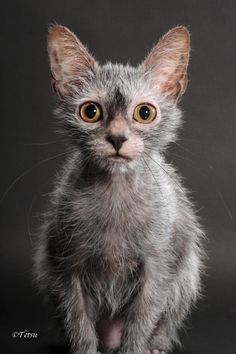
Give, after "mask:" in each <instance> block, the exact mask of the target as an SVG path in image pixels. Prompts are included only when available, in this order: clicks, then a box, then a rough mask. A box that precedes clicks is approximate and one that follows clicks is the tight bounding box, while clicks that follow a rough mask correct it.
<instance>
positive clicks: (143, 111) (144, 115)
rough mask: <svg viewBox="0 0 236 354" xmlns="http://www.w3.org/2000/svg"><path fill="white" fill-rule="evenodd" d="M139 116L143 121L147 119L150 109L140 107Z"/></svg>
mask: <svg viewBox="0 0 236 354" xmlns="http://www.w3.org/2000/svg"><path fill="white" fill-rule="evenodd" d="M139 115H140V117H141V118H142V119H143V120H146V119H148V118H149V116H150V109H149V108H148V106H142V107H141V108H140V109H139Z"/></svg>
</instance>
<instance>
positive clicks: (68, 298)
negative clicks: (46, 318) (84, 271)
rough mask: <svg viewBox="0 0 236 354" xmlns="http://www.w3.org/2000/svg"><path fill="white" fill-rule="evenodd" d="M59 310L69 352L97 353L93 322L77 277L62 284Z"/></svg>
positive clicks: (77, 353) (78, 353) (72, 353)
mask: <svg viewBox="0 0 236 354" xmlns="http://www.w3.org/2000/svg"><path fill="white" fill-rule="evenodd" d="M59 297H60V300H59V308H58V309H59V312H60V315H61V316H62V319H63V322H64V328H65V333H66V336H67V338H68V341H69V343H70V348H71V350H70V353H71V354H97V344H98V340H97V335H96V331H95V326H94V322H93V320H92V319H91V317H89V316H88V313H91V312H92V311H91V309H88V308H87V306H91V304H89V305H88V302H87V301H86V299H85V298H84V296H83V292H82V289H81V284H80V281H79V279H78V278H76V277H73V278H72V279H71V280H70V282H69V284H68V283H67V284H64V285H63V292H62V293H61V294H60V296H59Z"/></svg>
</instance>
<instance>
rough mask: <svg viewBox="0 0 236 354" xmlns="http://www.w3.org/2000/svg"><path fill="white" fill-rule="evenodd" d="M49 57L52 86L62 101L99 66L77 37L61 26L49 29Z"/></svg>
mask: <svg viewBox="0 0 236 354" xmlns="http://www.w3.org/2000/svg"><path fill="white" fill-rule="evenodd" d="M48 56H49V61H50V68H51V76H52V86H53V89H54V91H55V92H56V93H57V95H58V96H59V98H61V99H63V98H65V97H66V96H68V95H70V94H71V92H72V90H73V88H78V87H79V86H80V85H81V83H82V82H83V80H84V79H85V77H86V76H87V75H88V73H89V74H90V75H91V74H92V73H93V71H94V69H95V67H96V65H97V64H96V61H95V59H94V58H93V57H92V56H91V55H90V54H89V53H88V51H87V49H86V48H85V47H84V46H83V44H82V43H81V42H80V40H79V39H78V38H77V36H76V35H75V34H74V33H73V32H71V31H70V30H69V29H68V28H66V27H64V26H60V25H54V26H51V27H50V28H49V32H48Z"/></svg>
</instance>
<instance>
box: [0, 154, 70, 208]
mask: <svg viewBox="0 0 236 354" xmlns="http://www.w3.org/2000/svg"><path fill="white" fill-rule="evenodd" d="M73 152H74V151H72V150H68V151H65V152H63V153H60V154H57V155H54V156H52V157H49V158H47V159H44V160H42V161H39V162H37V163H36V164H35V165H33V166H32V167H30V168H28V169H27V170H26V171H24V172H22V173H21V174H20V175H19V176H18V177H17V178H16V179H15V180H14V181H13V182H12V183H11V184H10V185H9V187H8V188H7V189H6V190H5V192H4V193H3V195H2V197H1V199H0V204H1V203H2V202H3V200H4V199H5V197H6V195H7V194H8V193H9V192H10V191H11V189H12V188H13V187H14V186H15V185H16V183H17V182H18V181H20V180H21V179H22V178H23V177H25V176H26V175H27V174H28V173H30V172H31V171H33V170H34V169H35V168H36V167H38V166H41V165H42V164H43V163H46V162H48V161H51V160H53V159H56V158H58V157H60V156H64V155H66V154H69V153H73Z"/></svg>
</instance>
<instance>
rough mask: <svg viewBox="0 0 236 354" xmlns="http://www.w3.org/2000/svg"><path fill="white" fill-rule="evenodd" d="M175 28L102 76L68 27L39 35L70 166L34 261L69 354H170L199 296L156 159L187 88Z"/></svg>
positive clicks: (191, 238)
mask: <svg viewBox="0 0 236 354" xmlns="http://www.w3.org/2000/svg"><path fill="white" fill-rule="evenodd" d="M189 42H190V40H189V33H188V31H187V29H186V28H185V27H176V28H173V29H172V30H171V31H169V32H168V33H167V34H166V35H165V36H164V37H162V38H161V40H160V41H159V42H158V44H157V45H156V46H155V47H154V48H153V49H152V51H151V52H150V54H149V55H148V56H147V58H146V59H145V60H144V62H143V63H142V64H141V65H139V66H138V67H137V68H134V67H131V66H129V65H126V66H123V65H120V64H111V63H107V64H105V65H103V66H100V65H99V64H98V63H97V61H95V59H94V58H93V57H92V56H91V55H90V54H89V53H88V51H87V50H86V48H85V47H84V46H83V45H82V43H81V42H80V41H79V39H78V38H77V37H76V36H75V34H73V33H72V32H70V31H69V30H68V29H67V28H65V27H63V26H59V25H55V26H53V27H51V28H50V30H49V35H48V53H49V59H50V66H51V73H52V83H53V87H54V90H55V92H56V94H57V96H58V108H57V109H56V115H57V117H58V120H59V124H60V126H61V130H62V132H63V134H64V137H65V138H66V139H67V146H68V159H67V161H66V163H65V165H64V167H63V168H62V170H61V173H60V174H59V176H58V178H57V181H56V183H55V189H54V192H53V193H52V194H51V199H50V203H49V207H48V212H47V213H46V214H45V222H44V223H43V225H42V228H41V234H40V238H39V242H38V246H37V249H36V255H35V273H36V280H37V283H38V286H39V288H40V289H41V290H43V291H44V292H45V293H47V294H48V295H49V297H50V298H51V299H52V300H53V302H54V304H55V306H56V311H57V313H58V316H59V317H60V319H61V320H62V322H63V326H64V329H65V333H66V335H67V338H68V340H69V342H70V346H71V353H73V354H95V353H97V352H98V351H102V352H103V353H118V354H146V353H149V354H150V353H153V354H155V353H159V351H160V352H161V351H165V352H168V351H170V350H171V349H172V347H173V344H174V343H176V342H178V335H177V330H178V328H179V327H180V326H181V324H182V322H183V320H184V319H185V317H186V315H187V313H188V312H189V309H190V307H191V305H192V304H193V303H194V302H195V300H196V298H197V296H198V294H199V289H200V270H201V264H202V252H201V238H202V235H203V232H202V230H201V227H200V225H199V223H198V220H197V217H196V215H195V212H194V209H193V206H192V204H191V202H190V200H189V199H188V197H187V193H186V191H185V189H184V188H183V186H182V185H181V178H180V177H179V176H178V174H177V173H176V171H175V170H174V168H173V167H172V166H171V165H170V164H168V163H167V162H166V161H165V157H164V152H165V150H166V148H167V146H168V145H169V144H170V143H171V142H173V141H175V139H176V130H177V128H178V127H179V125H180V124H181V112H180V110H179V108H178V107H177V101H178V99H179V98H180V96H181V95H182V94H183V93H184V91H185V89H186V85H187V73H186V72H187V66H188V61H189V48H190V43H189Z"/></svg>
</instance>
